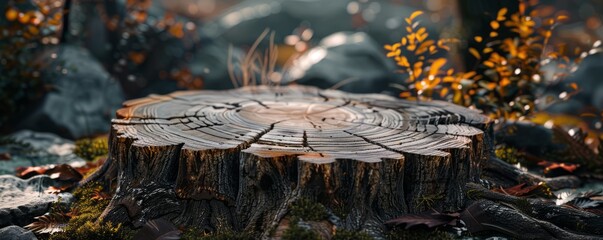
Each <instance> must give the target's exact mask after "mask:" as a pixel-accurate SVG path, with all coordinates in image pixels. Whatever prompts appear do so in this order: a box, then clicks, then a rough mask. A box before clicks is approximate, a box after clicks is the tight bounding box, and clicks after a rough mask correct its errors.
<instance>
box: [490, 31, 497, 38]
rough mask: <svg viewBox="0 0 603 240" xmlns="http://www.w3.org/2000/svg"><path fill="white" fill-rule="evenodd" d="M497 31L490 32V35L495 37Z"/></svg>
mask: <svg viewBox="0 0 603 240" xmlns="http://www.w3.org/2000/svg"><path fill="white" fill-rule="evenodd" d="M497 36H498V33H497V32H490V37H497Z"/></svg>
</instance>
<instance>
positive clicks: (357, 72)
mask: <svg viewBox="0 0 603 240" xmlns="http://www.w3.org/2000/svg"><path fill="white" fill-rule="evenodd" d="M394 71H395V66H394V63H393V62H392V61H390V60H389V59H387V58H386V57H385V55H384V54H383V50H382V48H381V46H380V45H378V44H377V43H376V42H375V41H374V40H373V39H371V38H370V37H369V36H368V35H367V34H366V33H362V32H356V33H350V32H339V33H335V34H332V35H330V36H328V37H326V38H325V39H323V40H322V41H321V42H320V44H319V45H318V46H317V47H314V48H312V49H310V50H309V51H308V52H307V53H305V54H304V55H303V56H301V57H300V58H299V59H297V60H295V62H294V64H293V66H292V67H291V69H290V70H289V72H288V78H289V79H290V81H296V82H298V83H301V84H307V85H314V86H318V87H322V88H329V87H332V86H334V85H335V84H338V83H340V82H341V81H346V82H348V83H346V84H344V83H341V84H343V85H342V86H341V87H340V88H339V89H341V90H344V91H349V92H382V91H384V90H386V89H387V88H388V86H389V84H390V83H391V82H393V80H394V79H396V78H397V77H398V76H396V74H395V73H394Z"/></svg>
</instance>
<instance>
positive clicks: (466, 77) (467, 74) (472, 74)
mask: <svg viewBox="0 0 603 240" xmlns="http://www.w3.org/2000/svg"><path fill="white" fill-rule="evenodd" d="M476 74H477V73H476V72H475V71H471V72H468V73H465V74H463V78H464V79H470V78H472V77H473V76H475V75H476Z"/></svg>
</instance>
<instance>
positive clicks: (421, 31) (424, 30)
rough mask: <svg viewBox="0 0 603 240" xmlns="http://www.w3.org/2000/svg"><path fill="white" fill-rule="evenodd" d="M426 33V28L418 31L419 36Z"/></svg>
mask: <svg viewBox="0 0 603 240" xmlns="http://www.w3.org/2000/svg"><path fill="white" fill-rule="evenodd" d="M426 31H427V30H426V29H425V28H424V27H422V28H419V30H417V35H421V34H423V33H425V32H426Z"/></svg>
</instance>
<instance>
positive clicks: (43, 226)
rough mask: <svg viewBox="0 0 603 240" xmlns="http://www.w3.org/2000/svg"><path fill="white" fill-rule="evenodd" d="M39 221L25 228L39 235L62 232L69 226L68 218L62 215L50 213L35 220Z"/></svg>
mask: <svg viewBox="0 0 603 240" xmlns="http://www.w3.org/2000/svg"><path fill="white" fill-rule="evenodd" d="M35 219H36V220H37V221H35V222H33V223H31V224H29V225H27V226H25V228H26V229H28V230H31V231H33V232H35V233H37V234H53V233H58V232H62V231H63V229H64V228H65V226H67V222H68V220H69V219H68V217H67V216H66V215H64V214H60V213H49V214H46V215H42V216H39V217H36V218H35Z"/></svg>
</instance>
